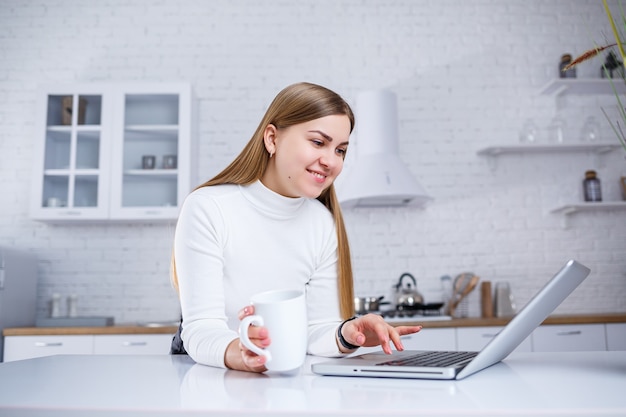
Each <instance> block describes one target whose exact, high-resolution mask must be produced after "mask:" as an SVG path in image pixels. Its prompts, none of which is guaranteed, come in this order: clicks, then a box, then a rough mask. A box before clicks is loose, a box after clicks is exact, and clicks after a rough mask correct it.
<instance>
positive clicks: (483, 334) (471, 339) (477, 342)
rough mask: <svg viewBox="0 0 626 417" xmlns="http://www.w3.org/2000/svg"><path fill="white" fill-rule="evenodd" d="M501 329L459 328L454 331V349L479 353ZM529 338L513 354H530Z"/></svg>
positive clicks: (494, 327)
mask: <svg viewBox="0 0 626 417" xmlns="http://www.w3.org/2000/svg"><path fill="white" fill-rule="evenodd" d="M502 329H503V327H499V326H486V327H459V328H457V329H456V347H457V350H460V351H480V350H482V348H484V347H485V346H487V344H488V343H489V342H491V340H492V339H493V338H494V337H496V335H497V334H498V333H500V331H502ZM531 351H532V344H531V338H530V336H529V337H527V338H526V339H525V340H524V341H522V343H520V345H519V346H518V347H517V348H516V349H515V352H531Z"/></svg>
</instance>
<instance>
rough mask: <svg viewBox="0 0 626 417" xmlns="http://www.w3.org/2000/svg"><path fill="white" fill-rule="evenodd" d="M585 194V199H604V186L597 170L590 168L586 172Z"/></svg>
mask: <svg viewBox="0 0 626 417" xmlns="http://www.w3.org/2000/svg"><path fill="white" fill-rule="evenodd" d="M583 195H584V197H585V201H596V202H597V201H602V188H601V183H600V179H599V178H598V177H597V174H596V171H593V170H589V171H586V172H585V179H584V180H583Z"/></svg>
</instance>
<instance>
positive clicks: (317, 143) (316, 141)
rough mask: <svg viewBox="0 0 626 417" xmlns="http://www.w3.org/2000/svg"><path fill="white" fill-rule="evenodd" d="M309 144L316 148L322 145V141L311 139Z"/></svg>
mask: <svg viewBox="0 0 626 417" xmlns="http://www.w3.org/2000/svg"><path fill="white" fill-rule="evenodd" d="M311 142H313V144H314V145H316V146H322V145H324V141H323V140H320V139H313V140H311Z"/></svg>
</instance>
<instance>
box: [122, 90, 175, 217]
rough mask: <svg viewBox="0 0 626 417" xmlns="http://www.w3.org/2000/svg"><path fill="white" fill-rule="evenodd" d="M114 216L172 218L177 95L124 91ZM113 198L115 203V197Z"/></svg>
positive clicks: (173, 208) (173, 211)
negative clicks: (119, 164)
mask: <svg viewBox="0 0 626 417" xmlns="http://www.w3.org/2000/svg"><path fill="white" fill-rule="evenodd" d="M122 100H123V103H122V107H123V109H124V110H123V116H122V118H123V127H122V130H123V138H122V143H121V147H120V148H118V151H117V152H118V153H119V154H118V155H117V156H116V158H119V159H120V160H121V167H120V170H121V173H119V174H118V175H119V180H118V182H119V185H120V187H119V190H118V191H117V192H118V195H117V196H115V198H114V207H113V211H114V213H115V211H116V210H117V214H114V216H117V217H130V218H137V219H142V220H150V219H174V218H175V217H176V214H177V209H178V204H179V169H178V162H179V150H180V141H181V137H180V135H181V127H180V124H181V120H180V118H181V116H180V114H181V94H180V93H179V92H177V91H173V92H171V93H170V92H164V93H154V92H137V93H134V92H133V93H126V94H124V96H123V98H122ZM116 200H117V207H115V205H116V204H115V201H116Z"/></svg>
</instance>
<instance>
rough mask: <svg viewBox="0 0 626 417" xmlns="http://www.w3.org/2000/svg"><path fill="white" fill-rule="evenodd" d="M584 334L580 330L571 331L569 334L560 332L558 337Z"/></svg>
mask: <svg viewBox="0 0 626 417" xmlns="http://www.w3.org/2000/svg"><path fill="white" fill-rule="evenodd" d="M582 333H583V332H581V331H580V330H569V331H567V332H558V333H557V334H556V335H557V336H576V335H579V334H582Z"/></svg>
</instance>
